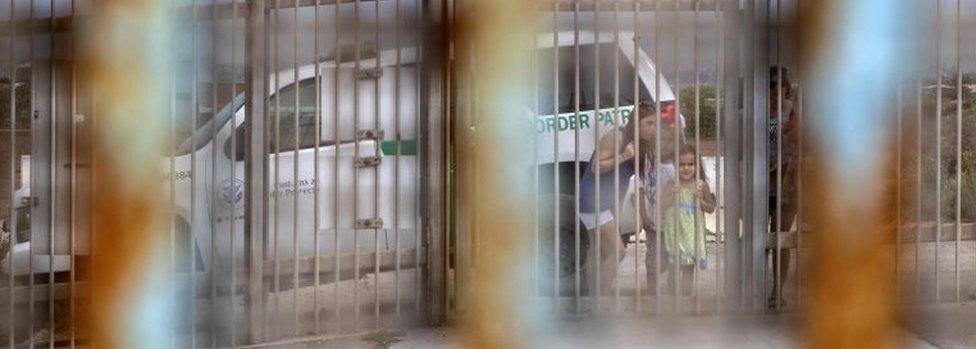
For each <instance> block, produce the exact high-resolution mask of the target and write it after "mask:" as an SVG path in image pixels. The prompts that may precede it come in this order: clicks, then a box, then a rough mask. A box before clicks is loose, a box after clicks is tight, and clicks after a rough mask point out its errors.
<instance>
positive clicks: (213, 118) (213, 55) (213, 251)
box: [191, 1, 234, 347]
mask: <svg viewBox="0 0 976 349" xmlns="http://www.w3.org/2000/svg"><path fill="white" fill-rule="evenodd" d="M212 6H213V7H212V8H211V10H212V11H213V13H211V17H210V21H211V24H210V67H211V68H210V69H211V71H210V123H211V124H212V125H213V127H212V128H211V132H210V187H211V188H217V185H218V184H217V134H218V133H219V130H218V127H219V125H218V124H217V110H220V106H219V105H218V104H217V55H218V52H217V36H218V35H219V34H218V31H217V1H213V4H212ZM231 105H233V101H232V102H231ZM230 124H231V129H232V130H233V124H234V122H233V112H231V122H230ZM194 127H195V126H194ZM194 148H196V147H195V146H194ZM195 150H196V149H194V151H195ZM216 205H217V191H216V190H210V203H209V206H210V210H209V211H210V212H209V216H210V217H209V218H210V227H209V228H210V267H209V269H208V271H209V275H207V276H208V278H207V279H209V280H210V314H213V315H211V320H210V346H211V347H217V337H218V333H217V321H216V320H215V319H216V317H215V316H214V315H215V314H217V273H215V272H214V271H215V270H216V269H215V268H216V266H217V261H216V260H217V258H218V257H217V217H216V216H217V207H216ZM231 218H232V219H233V212H231ZM191 274H192V273H191Z"/></svg>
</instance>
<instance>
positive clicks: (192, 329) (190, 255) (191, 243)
mask: <svg viewBox="0 0 976 349" xmlns="http://www.w3.org/2000/svg"><path fill="white" fill-rule="evenodd" d="M190 7H191V9H190V10H191V13H192V16H191V18H190V25H191V28H192V29H191V38H190V45H191V47H190V60H192V63H191V64H192V66H193V78H192V84H193V85H191V86H190V95H191V96H190V98H191V100H192V102H191V103H190V108H192V110H191V112H190V114H191V115H192V117H191V119H192V120H191V122H190V232H189V234H187V255H186V259H187V269H186V275H187V288H188V289H189V292H190V296H189V298H190V299H189V302H190V307H189V310H188V311H187V312H188V313H189V315H190V316H189V317H190V319H189V321H188V324H189V335H190V348H196V347H197V344H196V338H197V337H196V279H195V278H194V274H195V273H196V259H195V258H194V257H195V256H196V254H195V253H194V251H196V249H195V248H194V247H195V246H196V244H195V239H194V236H195V235H196V221H197V220H196V214H197V198H196V193H197V191H196V189H197V119H198V118H199V112H200V103H199V102H200V100H199V98H200V97H199V91H197V88H198V87H199V81H200V80H199V79H200V76H199V71H198V69H197V68H198V67H197V2H196V0H192V1H191V2H190Z"/></svg>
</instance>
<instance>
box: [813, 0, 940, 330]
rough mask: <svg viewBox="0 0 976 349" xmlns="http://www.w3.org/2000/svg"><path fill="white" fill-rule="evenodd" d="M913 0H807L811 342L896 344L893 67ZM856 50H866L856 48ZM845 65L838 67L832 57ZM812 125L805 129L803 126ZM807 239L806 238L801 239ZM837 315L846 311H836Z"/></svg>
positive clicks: (907, 54)
mask: <svg viewBox="0 0 976 349" xmlns="http://www.w3.org/2000/svg"><path fill="white" fill-rule="evenodd" d="M916 6H919V5H918V3H917V2H915V1H908V0H902V1H891V0H874V1H856V2H848V1H842V0H832V1H810V2H806V3H805V4H804V7H803V8H802V11H803V13H805V15H806V16H808V17H804V18H801V39H802V41H801V43H802V46H801V54H800V55H799V57H801V67H802V74H803V79H801V81H804V82H805V83H807V84H808V85H807V88H805V89H804V91H805V93H804V106H805V107H804V112H805V117H804V121H805V128H804V130H805V131H807V132H808V135H809V136H810V137H804V139H809V142H808V143H807V146H808V149H807V150H808V151H807V152H805V153H806V154H809V156H808V157H807V159H805V160H807V161H808V163H809V164H810V166H804V171H805V172H806V173H804V176H803V178H804V181H806V182H807V183H805V185H804V188H809V189H808V190H806V191H804V200H805V202H804V203H803V204H804V205H805V206H806V208H807V209H806V210H805V212H808V215H809V216H808V217H809V219H810V222H811V228H812V229H813V231H812V232H811V234H810V236H809V239H810V242H811V243H812V245H811V246H812V247H811V255H810V258H811V260H815V261H816V263H814V264H812V265H811V267H813V268H812V269H811V270H810V272H809V273H807V275H809V278H810V282H809V283H807V286H808V287H809V293H808V294H809V296H808V297H806V300H807V302H808V303H807V305H808V307H807V310H808V312H807V319H806V330H807V335H808V337H807V340H808V345H809V346H810V347H822V348H860V347H895V346H898V344H899V343H898V341H899V339H898V338H897V336H891V335H888V334H890V333H893V331H895V328H896V326H897V325H896V321H895V317H896V310H895V304H896V300H895V297H894V295H895V289H894V286H893V285H894V283H893V280H894V272H895V266H894V265H893V264H892V263H891V259H890V257H889V255H888V252H889V249H890V246H889V245H888V244H886V243H885V242H886V240H888V239H890V237H891V236H894V235H895V234H894V231H893V229H896V226H895V219H896V214H895V212H894V208H895V207H896V203H895V196H894V193H895V192H896V190H895V189H894V186H895V185H897V184H896V182H895V175H894V173H893V171H895V170H897V169H895V168H894V167H893V166H894V164H895V163H896V161H895V155H896V154H895V148H896V146H895V144H894V142H895V141H896V140H895V132H894V128H895V125H896V124H897V123H896V122H895V120H891V119H892V118H894V117H895V116H896V115H897V113H896V112H895V111H894V110H893V108H896V107H898V106H897V104H896V100H897V95H896V88H897V86H898V82H899V76H898V74H897V73H892V72H893V71H896V70H904V71H912V68H913V65H912V63H914V62H912V59H911V57H912V54H913V52H916V51H915V50H913V47H912V45H913V42H914V43H917V42H919V40H912V39H921V37H914V36H915V35H920V34H918V33H919V32H920V31H919V30H918V29H919V28H918V27H917V24H918V23H917V22H915V21H918V20H919V19H918V17H919V16H915V15H914V14H916V13H919V12H920V11H918V10H919V9H917V8H916ZM863 52H870V53H868V54H863ZM837 62H844V64H837ZM806 126H809V127H806ZM805 241H806V240H805ZM841 314H843V315H842V316H841Z"/></svg>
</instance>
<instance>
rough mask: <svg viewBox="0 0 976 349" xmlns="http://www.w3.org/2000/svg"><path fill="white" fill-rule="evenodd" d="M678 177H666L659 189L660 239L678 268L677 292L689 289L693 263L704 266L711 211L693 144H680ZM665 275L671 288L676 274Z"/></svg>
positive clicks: (712, 201)
mask: <svg viewBox="0 0 976 349" xmlns="http://www.w3.org/2000/svg"><path fill="white" fill-rule="evenodd" d="M677 163H678V180H677V181H670V182H669V183H667V184H665V185H664V188H663V190H662V191H661V206H662V208H664V210H663V211H664V212H665V214H664V216H663V217H662V223H663V224H662V239H663V240H664V247H665V252H666V253H667V257H668V258H667V260H668V262H669V263H670V264H671V265H672V266H673V265H675V264H677V266H678V270H680V278H681V280H682V282H681V290H682V291H681V292H682V293H685V294H687V293H690V292H691V285H692V282H691V281H692V277H693V276H694V268H695V266H696V265H698V266H699V268H700V269H702V270H704V269H705V267H706V262H705V261H706V258H705V257H706V255H705V213H713V212H715V195H714V194H712V192H711V190H710V189H709V188H708V181H707V180H706V179H705V173H704V171H702V170H701V168H702V167H701V165H700V161H699V158H698V152H697V151H696V150H695V148H694V146H691V145H683V146H682V147H681V148H680V151H679V153H678V161H677ZM677 277H679V276H677V275H674V273H671V276H670V277H669V278H668V280H669V283H670V287H668V289H669V290H673V289H674V287H675V283H676V282H677V280H676V278H677Z"/></svg>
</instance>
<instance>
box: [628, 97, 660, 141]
mask: <svg viewBox="0 0 976 349" xmlns="http://www.w3.org/2000/svg"><path fill="white" fill-rule="evenodd" d="M635 113H636V114H637V117H631V118H629V119H627V124H626V125H624V132H623V133H624V144H627V143H628V142H630V141H632V140H634V123H635V122H637V120H638V119H643V118H646V117H650V116H653V115H654V114H655V113H654V103H652V102H650V101H640V103H638V104H637V106H636V107H635V108H634V113H631V114H630V115H632V116H633V115H634V114H635Z"/></svg>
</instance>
